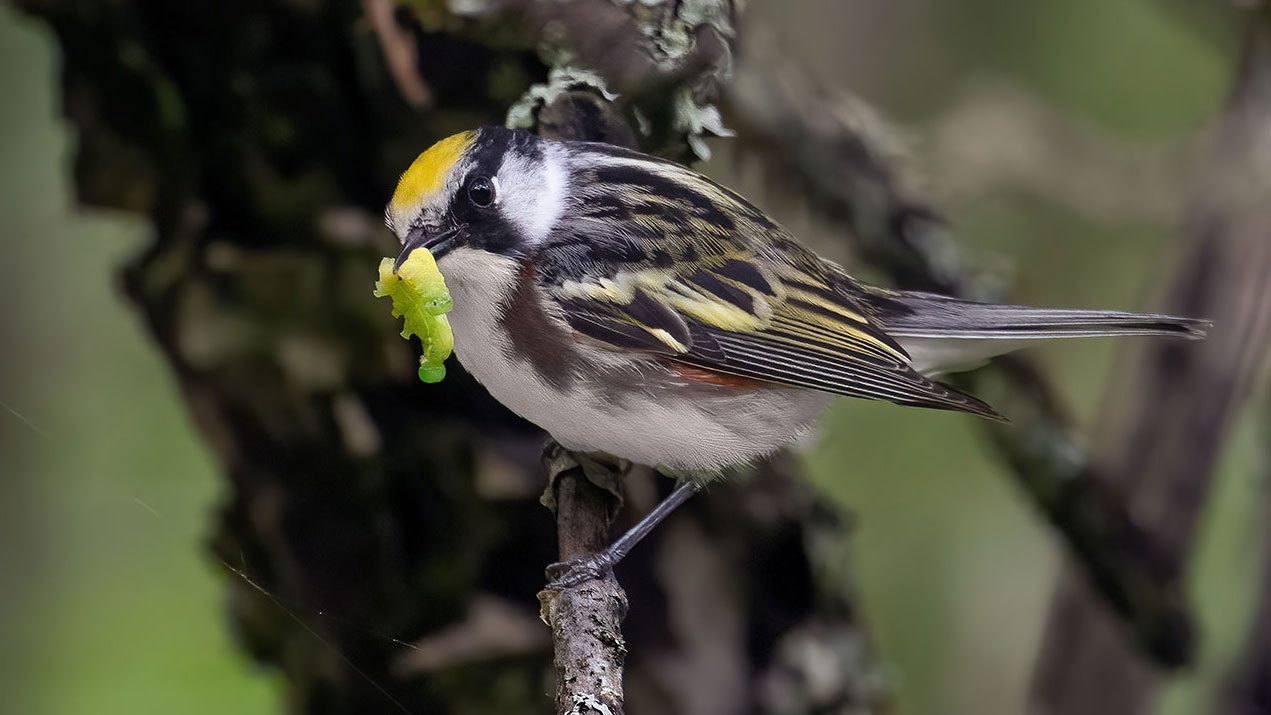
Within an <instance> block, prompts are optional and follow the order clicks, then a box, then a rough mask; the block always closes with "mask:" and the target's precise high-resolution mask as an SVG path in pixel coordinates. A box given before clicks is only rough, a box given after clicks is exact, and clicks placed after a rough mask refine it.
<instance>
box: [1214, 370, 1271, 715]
mask: <svg viewBox="0 0 1271 715" xmlns="http://www.w3.org/2000/svg"><path fill="white" fill-rule="evenodd" d="M1265 399H1266V400H1269V401H1268V402H1266V404H1265V405H1264V407H1265V409H1263V413H1262V417H1263V420H1264V422H1263V425H1262V427H1263V430H1262V431H1263V438H1262V444H1263V446H1264V450H1263V465H1262V471H1263V474H1262V484H1263V487H1264V489H1265V488H1266V487H1267V486H1271V392H1268V393H1267V395H1266V398H1265ZM1262 516H1263V518H1262V520H1261V522H1262V524H1263V530H1262V578H1261V580H1260V586H1259V587H1258V588H1257V593H1258V594H1259V599H1258V605H1257V611H1256V612H1255V614H1254V618H1253V623H1252V625H1251V626H1250V628H1249V629H1248V635H1247V636H1246V637H1245V644H1244V647H1243V648H1242V649H1241V653H1240V656H1239V657H1238V658H1237V660H1236V662H1235V664H1234V667H1233V668H1232V672H1231V675H1230V676H1229V677H1228V678H1227V682H1226V683H1225V684H1224V687H1223V689H1222V691H1221V692H1220V693H1219V698H1218V703H1217V704H1216V706H1215V708H1214V712H1216V713H1221V715H1266V713H1269V712H1271V529H1268V528H1266V523H1267V521H1268V520H1267V518H1266V517H1267V516H1271V499H1265V498H1264V499H1263V503H1262Z"/></svg>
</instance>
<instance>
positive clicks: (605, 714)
mask: <svg viewBox="0 0 1271 715" xmlns="http://www.w3.org/2000/svg"><path fill="white" fill-rule="evenodd" d="M544 461H545V462H546V463H547V474H548V489H550V490H552V495H553V499H552V502H553V511H555V512H556V532H557V541H558V542H559V543H560V558H561V561H568V560H570V559H577V558H582V557H585V556H589V555H591V554H594V553H596V552H598V551H600V550H602V549H604V548H605V547H606V546H607V545H608V544H609V541H610V537H609V533H610V527H611V526H612V525H613V521H614V517H615V516H617V513H618V509H619V508H620V507H621V506H622V499H621V497H620V495H619V493H616V492H615V491H611V489H614V488H615V487H618V486H619V485H620V484H621V481H620V480H621V478H622V476H623V474H622V472H623V471H629V470H623V469H622V468H621V467H618V466H616V465H615V467H614V468H613V469H611V470H605V471H606V472H607V473H602V474H601V475H599V478H600V479H603V480H605V483H606V486H607V487H608V488H606V487H605V486H601V485H599V484H596V483H594V482H592V481H591V480H590V479H589V478H588V475H587V473H586V472H585V470H584V467H583V465H582V464H580V463H579V462H578V461H576V460H575V459H574V458H573V457H572V455H569V454H568V453H567V452H565V451H564V450H563V449H560V448H559V447H558V446H556V445H554V444H552V445H548V448H547V452H546V455H545V460H544ZM601 469H602V470H604V469H605V468H604V467H603V466H602V467H601ZM538 598H539V603H540V609H541V611H540V615H541V616H542V618H543V621H544V622H545V623H547V625H548V626H550V627H551V629H552V652H553V657H552V664H553V666H554V668H555V670H556V697H555V701H556V712H558V713H568V714H569V715H586V713H597V714H598V715H619V714H620V713H622V712H623V710H624V702H625V700H624V698H623V695H622V668H623V665H624V664H625V662H626V659H627V648H626V641H625V639H623V637H622V620H623V619H624V618H626V616H627V593H626V591H624V590H623V589H622V586H620V585H619V584H618V580H617V579H616V578H614V576H613V574H609V575H608V577H606V578H601V579H595V580H592V581H587V582H584V583H581V584H579V585H577V586H574V587H572V588H564V589H555V588H554V589H546V590H543V591H540V592H539V595H538Z"/></svg>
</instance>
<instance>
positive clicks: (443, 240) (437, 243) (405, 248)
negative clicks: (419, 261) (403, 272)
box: [393, 226, 458, 273]
mask: <svg viewBox="0 0 1271 715" xmlns="http://www.w3.org/2000/svg"><path fill="white" fill-rule="evenodd" d="M457 234H458V231H456V230H455V229H448V230H437V229H431V228H428V227H426V226H421V227H419V228H416V229H412V230H411V231H410V233H407V234H406V242H405V243H403V244H402V250H401V253H398V254H397V260H395V261H393V272H394V273H396V272H397V269H398V268H400V267H401V265H402V264H403V263H405V262H406V259H407V258H409V257H410V254H411V252H413V251H414V250H415V249H416V248H423V249H425V250H427V251H428V252H429V253H431V254H432V257H433V260H436V259H438V258H441V257H442V256H444V255H446V254H447V253H449V252H450V250H451V249H453V248H454V247H455V236H456V235H457Z"/></svg>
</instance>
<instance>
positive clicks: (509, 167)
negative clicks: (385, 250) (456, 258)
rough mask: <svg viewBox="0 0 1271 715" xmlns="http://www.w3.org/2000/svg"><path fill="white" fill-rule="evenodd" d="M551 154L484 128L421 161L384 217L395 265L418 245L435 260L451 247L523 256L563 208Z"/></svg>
mask: <svg viewBox="0 0 1271 715" xmlns="http://www.w3.org/2000/svg"><path fill="white" fill-rule="evenodd" d="M550 149H551V147H550V146H549V145H548V144H547V142H544V141H543V140H541V139H539V138H538V137H536V136H534V135H532V134H529V133H528V132H524V131H519V130H512V129H505V128H503V127H483V128H481V129H477V130H473V131H467V132H461V133H459V134H455V135H454V136H451V137H447V138H446V139H442V140H441V141H439V142H437V143H436V144H434V145H433V146H431V147H430V148H429V149H428V150H427V151H425V152H424V153H422V154H420V155H419V156H418V157H417V158H416V159H415V161H414V162H412V163H411V165H410V167H409V168H407V169H406V172H405V173H403V174H402V177H401V179H400V180H399V181H398V183H397V190H396V191H394V192H393V198H392V200H391V201H390V202H389V204H388V207H387V209H386V210H385V212H384V214H385V219H386V221H387V223H388V226H389V228H390V229H392V230H393V232H394V233H396V234H397V238H398V240H399V241H400V242H401V244H402V250H401V253H400V254H399V255H398V258H397V263H398V265H400V264H401V262H402V261H403V260H405V258H406V257H407V256H408V255H409V254H410V252H411V251H413V250H415V249H416V248H419V247H421V246H422V247H424V248H426V249H428V250H429V251H431V252H432V254H433V256H434V257H435V258H437V259H440V258H442V256H444V255H445V254H447V253H449V252H451V251H454V250H455V249H458V248H471V249H476V250H482V251H487V252H489V253H494V254H498V255H502V256H506V257H509V258H516V257H519V256H524V255H526V254H527V253H528V251H529V250H530V249H531V248H532V247H533V246H534V245H535V244H536V243H538V242H539V241H542V240H543V239H544V238H545V237H546V236H547V234H548V232H549V231H550V230H551V227H552V225H553V224H554V223H555V222H556V220H557V219H558V218H559V216H560V213H561V211H562V209H563V205H564V201H565V189H566V187H565V183H566V176H565V171H564V168H563V166H562V165H561V162H560V161H559V160H558V159H557V158H556V157H554V156H552V155H551V151H550Z"/></svg>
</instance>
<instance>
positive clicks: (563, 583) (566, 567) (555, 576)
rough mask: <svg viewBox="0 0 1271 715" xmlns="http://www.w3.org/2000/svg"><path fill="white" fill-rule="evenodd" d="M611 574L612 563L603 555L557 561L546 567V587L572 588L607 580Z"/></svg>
mask: <svg viewBox="0 0 1271 715" xmlns="http://www.w3.org/2000/svg"><path fill="white" fill-rule="evenodd" d="M612 573H613V562H612V560H611V559H609V558H608V557H607V556H606V555H605V554H603V553H601V554H592V555H591V556H587V557H584V558H580V559H570V560H569V561H557V562H556V563H554V564H550V565H548V567H547V571H546V574H547V587H548V588H573V587H574V586H577V585H579V584H581V583H584V582H586V581H596V580H599V579H603V578H608V577H609V576H610V575H611V574H612Z"/></svg>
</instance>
